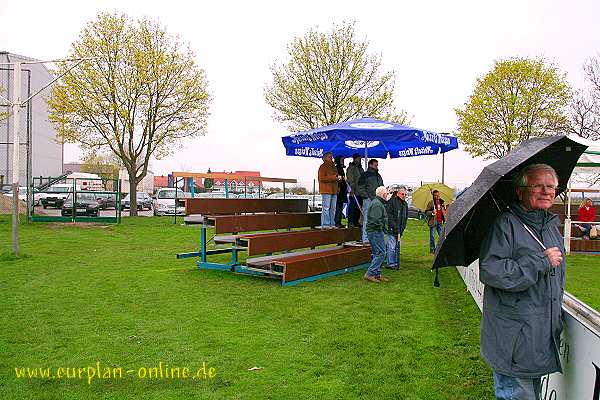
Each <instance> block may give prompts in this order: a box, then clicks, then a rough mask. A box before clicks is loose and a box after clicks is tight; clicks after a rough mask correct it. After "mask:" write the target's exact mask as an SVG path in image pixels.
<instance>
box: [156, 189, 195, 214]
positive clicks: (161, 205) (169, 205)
mask: <svg viewBox="0 0 600 400" xmlns="http://www.w3.org/2000/svg"><path fill="white" fill-rule="evenodd" d="M175 194H177V198H178V199H183V198H190V197H192V196H191V194H190V193H187V192H184V191H183V190H181V189H177V193H176V192H175V188H162V189H158V191H157V192H156V196H155V197H154V200H152V206H153V208H154V215H156V216H159V215H174V214H175ZM184 214H185V207H183V206H179V207H177V215H184Z"/></svg>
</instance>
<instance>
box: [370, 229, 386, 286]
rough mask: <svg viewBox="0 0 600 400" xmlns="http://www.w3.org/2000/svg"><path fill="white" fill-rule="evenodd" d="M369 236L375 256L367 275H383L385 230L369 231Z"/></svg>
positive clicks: (372, 252)
mask: <svg viewBox="0 0 600 400" xmlns="http://www.w3.org/2000/svg"><path fill="white" fill-rule="evenodd" d="M368 237H369V243H371V254H372V255H373V258H372V259H371V265H369V269H368V270H367V275H369V276H381V264H383V262H384V261H385V238H384V235H383V232H369V233H368Z"/></svg>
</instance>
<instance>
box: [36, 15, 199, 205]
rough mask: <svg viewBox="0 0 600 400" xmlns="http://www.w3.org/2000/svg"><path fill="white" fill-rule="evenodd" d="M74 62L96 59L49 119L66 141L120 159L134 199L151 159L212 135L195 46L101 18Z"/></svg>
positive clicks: (57, 89) (70, 82) (76, 72)
mask: <svg viewBox="0 0 600 400" xmlns="http://www.w3.org/2000/svg"><path fill="white" fill-rule="evenodd" d="M69 56H70V57H71V58H76V59H80V58H86V59H88V60H87V61H85V62H83V63H82V64H81V65H80V66H79V67H78V68H75V69H73V70H72V71H71V72H70V73H68V74H66V75H65V76H64V77H63V78H62V79H61V80H60V81H59V82H58V83H57V84H56V85H55V86H54V89H53V92H52V96H51V98H50V99H49V101H48V104H49V110H50V116H49V118H50V120H51V121H52V122H53V124H54V126H55V127H56V129H57V131H58V134H59V135H60V136H62V137H63V138H64V140H65V141H66V142H73V143H78V144H79V145H80V146H81V147H82V148H84V149H85V150H88V151H103V150H108V151H110V152H112V153H113V154H115V155H116V156H117V157H118V158H119V160H120V161H121V163H122V164H123V167H124V168H125V169H126V170H127V173H128V175H129V182H130V190H129V191H130V193H135V192H136V187H137V185H138V183H139V182H141V180H142V179H143V178H144V177H145V176H146V174H147V172H148V163H149V161H150V158H151V157H155V158H157V159H159V158H161V157H164V156H166V155H169V154H172V152H173V150H174V148H176V147H177V146H178V145H179V144H180V142H181V140H182V139H184V138H188V137H194V136H197V135H201V134H204V132H205V129H206V119H207V117H208V106H209V102H210V96H209V93H208V89H207V82H206V77H205V74H204V71H203V70H202V69H200V68H199V67H198V66H197V64H196V61H195V58H194V54H193V53H192V51H191V50H190V49H189V47H188V46H184V45H183V44H182V43H181V42H180V40H179V39H178V38H177V37H176V36H171V35H169V34H168V33H167V32H166V31H165V29H164V28H163V27H161V26H160V25H159V24H158V23H157V22H153V21H150V20H147V19H140V20H137V21H134V20H132V19H130V18H129V17H127V16H126V15H118V14H99V15H98V17H97V19H96V20H94V21H92V22H90V23H88V24H87V25H86V26H85V27H84V29H83V30H82V32H81V34H80V37H79V39H78V40H76V41H75V42H74V43H73V45H72V48H71V51H70V55H69ZM62 71H63V68H60V70H59V71H58V72H59V73H61V72H62ZM136 214H137V207H136V196H135V195H132V196H131V215H136Z"/></svg>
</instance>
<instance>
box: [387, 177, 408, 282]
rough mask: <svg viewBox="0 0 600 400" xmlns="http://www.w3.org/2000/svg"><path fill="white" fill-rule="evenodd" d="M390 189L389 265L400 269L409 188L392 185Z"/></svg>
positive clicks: (388, 214) (388, 203)
mask: <svg viewBox="0 0 600 400" xmlns="http://www.w3.org/2000/svg"><path fill="white" fill-rule="evenodd" d="M388 191H389V192H390V193H391V195H390V198H389V200H388V201H387V202H386V204H385V210H386V212H387V216H388V228H389V229H388V231H387V233H386V235H385V245H386V247H387V266H388V268H390V269H393V270H398V269H399V268H400V246H401V238H402V234H403V233H404V229H405V228H406V222H407V220H408V204H407V203H406V192H407V190H406V187H404V186H398V185H392V186H391V187H390V188H388Z"/></svg>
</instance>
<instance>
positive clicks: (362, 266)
mask: <svg viewBox="0 0 600 400" xmlns="http://www.w3.org/2000/svg"><path fill="white" fill-rule="evenodd" d="M367 267H369V263H366V264H359V265H355V266H353V267H348V268H344V269H338V270H337V271H331V272H326V273H324V274H319V275H313V276H309V277H306V278H302V279H296V280H293V281H287V282H286V281H284V280H282V281H281V286H293V285H297V284H299V283H302V282H312V281H316V280H318V279H323V278H329V277H330V276H336V275H341V274H346V273H348V272H354V271H358V270H360V269H365V268H367Z"/></svg>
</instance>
